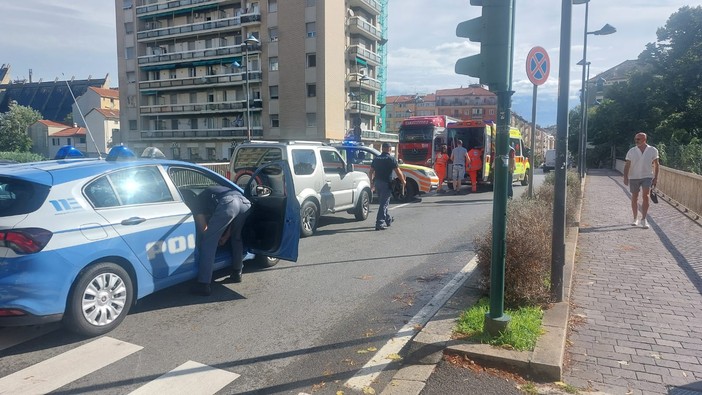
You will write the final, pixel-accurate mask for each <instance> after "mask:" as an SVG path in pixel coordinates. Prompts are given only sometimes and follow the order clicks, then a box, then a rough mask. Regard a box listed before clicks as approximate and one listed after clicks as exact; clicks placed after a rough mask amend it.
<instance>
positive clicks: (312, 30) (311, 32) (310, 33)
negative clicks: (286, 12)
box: [305, 22, 317, 37]
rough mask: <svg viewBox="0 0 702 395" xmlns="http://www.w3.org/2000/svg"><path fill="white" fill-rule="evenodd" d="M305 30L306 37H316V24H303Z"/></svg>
mask: <svg viewBox="0 0 702 395" xmlns="http://www.w3.org/2000/svg"><path fill="white" fill-rule="evenodd" d="M305 27H306V28H307V37H315V36H316V35H317V24H316V23H314V22H308V23H306V24H305Z"/></svg>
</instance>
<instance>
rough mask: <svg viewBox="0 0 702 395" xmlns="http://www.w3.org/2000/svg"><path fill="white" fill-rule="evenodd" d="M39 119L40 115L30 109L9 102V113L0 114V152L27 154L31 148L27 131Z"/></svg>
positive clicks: (14, 102) (30, 140)
mask: <svg viewBox="0 0 702 395" xmlns="http://www.w3.org/2000/svg"><path fill="white" fill-rule="evenodd" d="M40 119H42V116H41V114H40V113H39V112H38V111H36V110H34V109H32V108H31V107H25V106H20V105H18V104H17V102H16V101H12V102H10V109H9V111H7V112H5V113H2V114H0V151H6V152H28V151H29V150H30V149H31V148H32V139H31V138H29V136H28V135H27V129H28V128H29V126H31V125H32V124H33V123H34V122H36V121H38V120H40Z"/></svg>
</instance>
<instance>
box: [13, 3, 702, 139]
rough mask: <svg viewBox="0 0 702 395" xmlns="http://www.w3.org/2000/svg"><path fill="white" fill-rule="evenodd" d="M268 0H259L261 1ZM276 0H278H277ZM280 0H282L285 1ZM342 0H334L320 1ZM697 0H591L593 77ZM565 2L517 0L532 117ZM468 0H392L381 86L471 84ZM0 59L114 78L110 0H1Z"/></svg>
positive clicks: (521, 67) (18, 70)
mask: <svg viewBox="0 0 702 395" xmlns="http://www.w3.org/2000/svg"><path fill="white" fill-rule="evenodd" d="M260 1H265V0H260ZM279 1H281V0H279ZM282 1H285V0H282ZM318 1H340V0H318ZM684 5H689V6H691V7H696V6H701V5H702V0H686V1H685V0H682V1H681V0H677V1H673V0H616V1H612V0H591V1H590V5H589V7H588V9H589V14H588V29H587V30H588V31H590V32H592V31H595V30H598V29H600V28H601V27H602V26H604V25H605V24H606V23H609V24H610V25H612V26H614V27H615V28H616V29H617V32H616V33H614V34H612V35H608V36H595V35H588V44H587V60H588V61H589V62H591V65H590V77H594V76H596V75H597V74H598V73H600V72H603V71H605V70H607V69H610V68H612V67H614V66H616V65H618V64H620V63H622V62H623V61H625V60H628V59H636V58H637V57H638V55H639V54H640V53H641V51H643V50H644V48H645V46H646V44H647V43H650V42H655V41H656V30H657V29H658V28H660V27H663V26H664V25H665V23H666V21H667V20H668V18H669V17H670V15H671V14H673V13H674V12H676V11H677V10H678V9H679V8H680V7H682V6H684ZM561 6H562V1H558V0H518V1H517V6H516V14H515V15H516V19H515V47H514V64H513V82H512V88H513V90H514V95H513V96H512V111H513V112H516V113H517V114H519V115H520V116H522V117H523V118H524V119H526V120H531V112H532V92H533V85H532V83H531V82H530V81H529V80H528V78H527V75H526V57H527V54H528V53H529V50H530V49H531V48H533V47H535V46H541V47H543V48H545V49H546V51H547V53H548V55H549V58H550V65H551V67H550V76H549V79H548V81H546V83H544V84H543V85H540V86H539V87H538V93H537V98H538V102H537V106H536V108H537V115H536V122H537V123H538V124H539V125H542V126H549V125H553V124H555V123H556V110H557V105H556V103H557V96H558V84H559V78H558V75H559V69H560V66H559V63H560V62H559V58H560V55H559V54H560V51H559V48H560V45H561V44H560V27H561ZM480 12H481V8H480V7H477V6H471V5H470V1H469V0H431V1H429V0H389V12H388V44H387V45H388V76H387V89H388V91H387V94H388V95H401V94H415V93H419V94H427V93H434V92H435V91H436V90H438V89H450V88H458V87H461V86H468V85H469V84H474V83H477V82H478V80H477V79H476V78H472V77H468V76H465V75H459V74H456V73H455V72H454V66H455V63H456V60H458V59H459V58H462V57H466V56H470V55H473V54H476V53H478V52H479V51H480V44H479V43H472V42H470V41H469V40H468V39H466V38H461V37H457V36H456V25H457V24H458V23H460V22H462V21H465V20H468V19H472V18H475V17H478V16H480ZM584 22H585V5H584V4H582V5H573V11H572V22H571V56H570V62H569V64H570V66H569V68H568V69H569V74H570V75H569V78H568V81H569V83H568V87H569V88H568V89H569V91H568V92H569V108H572V107H574V106H576V105H577V104H578V97H579V90H580V87H581V85H582V67H581V66H578V65H576V63H577V62H578V61H580V60H581V59H582V58H583V35H584V32H585V30H584ZM0 26H2V30H1V34H0V64H10V65H11V67H12V69H11V76H12V78H13V79H24V78H27V79H28V78H29V69H32V80H33V81H39V80H40V79H42V80H44V81H50V80H54V79H56V78H59V79H70V78H71V77H73V76H75V78H76V79H86V78H88V77H90V76H92V78H104V77H105V75H107V74H109V76H110V82H111V84H110V85H111V86H116V85H117V44H116V32H115V2H114V1H113V0H71V1H61V2H58V1H55V0H22V1H19V0H9V1H8V0H5V1H3V12H2V13H0Z"/></svg>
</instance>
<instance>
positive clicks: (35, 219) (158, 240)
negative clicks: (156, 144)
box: [0, 147, 300, 336]
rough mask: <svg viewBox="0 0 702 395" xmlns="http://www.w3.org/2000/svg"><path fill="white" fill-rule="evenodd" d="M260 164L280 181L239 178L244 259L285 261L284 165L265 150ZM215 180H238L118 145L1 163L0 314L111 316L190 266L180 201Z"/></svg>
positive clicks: (291, 215)
mask: <svg viewBox="0 0 702 395" xmlns="http://www.w3.org/2000/svg"><path fill="white" fill-rule="evenodd" d="M159 153H160V152H159ZM157 156H158V155H157ZM160 156H163V154H160ZM259 171H267V172H268V173H274V174H278V175H279V176H280V178H281V179H282V180H283V182H280V183H278V185H277V187H278V190H276V189H274V188H273V187H271V186H267V185H257V186H255V188H254V187H252V186H251V184H249V185H247V186H246V188H244V190H243V192H244V194H245V195H246V196H247V197H248V198H249V200H251V202H252V210H253V211H252V213H251V214H250V215H249V217H248V219H247V223H246V225H245V228H244V231H243V234H242V236H243V239H244V243H245V246H246V250H247V253H246V258H245V259H248V260H249V261H251V260H253V261H254V262H257V263H259V264H261V265H263V266H271V265H274V264H275V263H277V259H278V258H280V259H285V260H290V261H295V260H297V254H298V241H299V235H300V231H299V229H300V225H299V221H300V212H299V210H300V207H299V203H298V202H297V199H295V191H294V187H293V183H292V179H291V175H290V174H291V173H290V169H289V167H288V165H287V163H285V162H272V163H268V164H266V165H265V166H262V167H261V168H259V169H258V170H257V172H259ZM214 184H219V185H224V186H227V187H230V188H232V189H239V190H240V191H241V190H242V189H241V188H240V187H238V186H237V185H236V184H234V183H232V182H231V181H229V180H227V179H226V178H224V177H222V176H220V175H219V174H217V173H215V172H213V171H211V170H208V169H206V168H204V167H201V166H198V165H195V164H191V163H186V162H180V161H173V160H167V159H165V158H163V159H161V158H156V159H154V158H148V159H144V158H136V156H135V155H134V154H133V153H132V152H131V151H129V150H127V149H126V148H125V147H115V148H113V149H112V150H111V151H110V154H109V155H108V157H107V158H106V159H96V158H92V159H89V158H81V159H66V160H51V161H45V162H33V163H25V164H10V165H5V166H1V167H0V326H18V325H29V324H37V323H44V322H51V321H59V320H62V321H63V323H64V324H65V325H66V327H67V328H69V329H71V330H72V331H74V332H77V333H80V334H83V335H88V336H97V335H100V334H103V333H106V332H108V331H110V330H112V329H114V328H115V327H116V326H117V325H119V324H120V322H122V320H124V318H125V316H126V315H127V314H128V312H129V309H130V307H131V306H132V305H133V304H134V303H135V302H136V300H137V299H140V298H143V297H144V296H146V295H149V294H151V293H153V292H156V291H158V290H160V289H163V288H166V287H169V286H171V285H174V284H178V283H181V282H184V281H187V280H190V279H192V278H194V277H196V275H197V263H196V262H197V261H196V245H195V242H196V234H195V232H196V230H195V229H196V228H195V223H194V220H193V216H192V213H191V211H190V209H189V208H188V203H189V201H190V199H192V198H194V197H195V196H197V194H198V193H199V192H200V191H202V190H203V189H204V188H206V187H207V186H210V185H214ZM229 250H230V249H229V248H220V250H219V251H218V253H217V257H216V262H215V268H216V269H219V268H223V267H226V266H228V265H230V264H231V260H230V255H229V254H230V252H229ZM254 254H255V255H254Z"/></svg>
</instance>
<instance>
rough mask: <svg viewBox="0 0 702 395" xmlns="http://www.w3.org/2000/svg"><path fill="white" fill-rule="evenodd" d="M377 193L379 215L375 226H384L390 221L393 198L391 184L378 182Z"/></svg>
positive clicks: (376, 184) (376, 183) (376, 185)
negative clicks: (391, 200) (391, 199)
mask: <svg viewBox="0 0 702 395" xmlns="http://www.w3.org/2000/svg"><path fill="white" fill-rule="evenodd" d="M375 191H376V192H377V193H378V215H376V216H375V226H382V225H385V224H386V223H387V222H388V221H389V220H390V214H388V206H389V205H390V197H391V196H392V190H391V189H390V183H388V182H385V181H376V182H375Z"/></svg>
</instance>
